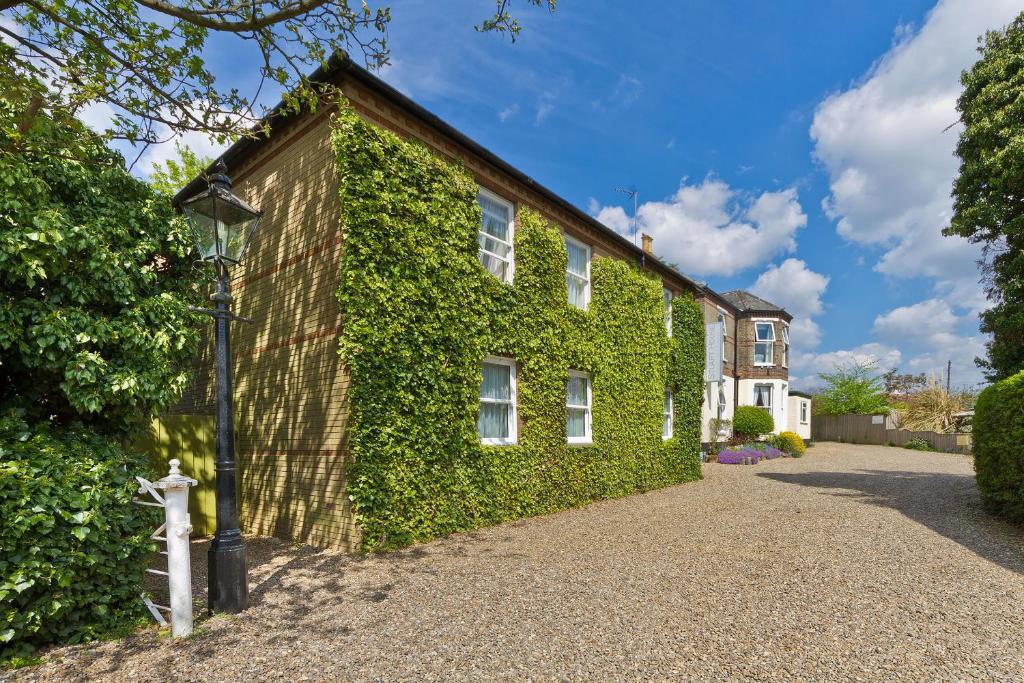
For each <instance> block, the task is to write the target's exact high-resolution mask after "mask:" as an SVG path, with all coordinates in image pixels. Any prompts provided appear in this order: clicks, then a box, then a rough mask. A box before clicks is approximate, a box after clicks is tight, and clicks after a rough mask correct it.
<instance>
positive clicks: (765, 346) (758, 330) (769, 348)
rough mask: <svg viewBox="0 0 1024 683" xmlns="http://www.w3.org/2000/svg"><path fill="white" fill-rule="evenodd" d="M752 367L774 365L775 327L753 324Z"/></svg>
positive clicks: (766, 324)
mask: <svg viewBox="0 0 1024 683" xmlns="http://www.w3.org/2000/svg"><path fill="white" fill-rule="evenodd" d="M754 365H775V325H773V324H772V323H770V322H755V323H754Z"/></svg>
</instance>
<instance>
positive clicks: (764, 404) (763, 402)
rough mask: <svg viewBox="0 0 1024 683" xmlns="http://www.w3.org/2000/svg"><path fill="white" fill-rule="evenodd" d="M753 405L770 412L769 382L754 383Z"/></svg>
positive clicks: (770, 393) (770, 386)
mask: <svg viewBox="0 0 1024 683" xmlns="http://www.w3.org/2000/svg"><path fill="white" fill-rule="evenodd" d="M754 405H755V406H757V407H758V408H764V409H765V410H767V411H768V412H769V413H771V412H772V385H771V384H755V385H754Z"/></svg>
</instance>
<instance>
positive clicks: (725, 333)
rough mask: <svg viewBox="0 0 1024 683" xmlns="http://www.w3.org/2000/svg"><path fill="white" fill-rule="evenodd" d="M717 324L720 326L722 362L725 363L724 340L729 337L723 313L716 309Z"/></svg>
mask: <svg viewBox="0 0 1024 683" xmlns="http://www.w3.org/2000/svg"><path fill="white" fill-rule="evenodd" d="M718 322H719V324H721V326H722V362H723V363H724V362H725V338H726V337H728V336H729V329H728V323H727V322H726V318H725V311H723V310H722V309H718Z"/></svg>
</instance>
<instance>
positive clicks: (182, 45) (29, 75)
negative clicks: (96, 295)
mask: <svg viewBox="0 0 1024 683" xmlns="http://www.w3.org/2000/svg"><path fill="white" fill-rule="evenodd" d="M524 2H525V3H526V4H529V5H533V6H541V5H545V6H547V7H548V9H549V10H550V11H552V12H553V11H554V9H555V0H524ZM509 5H510V0H498V2H497V10H496V12H495V14H494V15H493V16H492V17H490V18H488V19H486V20H485V21H483V22H482V23H481V24H480V25H479V26H477V29H478V30H480V31H494V32H499V33H506V34H508V35H510V36H511V38H512V40H513V41H514V40H515V38H516V37H517V36H518V34H519V32H520V30H521V26H520V24H519V22H518V21H517V20H516V18H515V17H513V16H512V15H511V13H510V9H509ZM0 19H7V20H8V21H6V22H5V21H0V85H2V86H3V89H4V92H6V93H8V94H9V95H10V96H12V97H13V98H14V99H15V100H19V101H20V102H21V103H22V104H21V106H20V108H19V109H20V112H19V113H20V114H21V117H22V120H21V122H20V123H19V126H20V127H22V128H27V127H28V126H30V125H31V121H32V119H33V117H34V116H35V113H36V112H38V111H40V110H41V109H49V110H54V109H56V108H61V109H63V110H64V112H65V113H67V114H74V113H76V112H78V111H79V110H80V109H81V108H82V107H83V106H85V105H88V104H93V103H100V104H102V105H106V106H108V107H109V108H110V112H111V113H110V116H111V129H110V133H109V136H110V137H111V138H116V139H124V140H128V141H131V142H142V143H144V144H145V143H153V142H159V141H161V140H163V139H169V138H170V137H172V136H173V135H174V134H178V133H183V132H188V131H199V132H202V133H205V134H208V135H212V136H215V137H217V138H218V139H220V140H221V141H223V140H224V139H226V138H229V137H235V136H238V135H245V134H255V133H256V132H258V131H254V130H253V126H254V125H256V124H257V123H258V122H260V121H261V120H262V119H263V118H264V116H265V115H266V114H267V113H268V110H267V109H266V108H265V107H263V106H262V105H259V104H258V103H257V101H258V99H259V94H260V93H261V92H262V91H263V89H264V86H266V85H268V84H269V85H271V86H276V87H278V88H280V89H281V90H282V91H283V92H284V93H286V94H285V96H284V105H285V106H284V110H285V112H286V113H287V112H294V111H297V110H298V109H300V108H302V107H303V106H315V104H316V98H317V93H318V86H317V85H316V84H314V83H312V82H311V81H310V79H309V77H308V73H309V72H310V71H312V70H313V68H314V67H316V66H320V65H322V64H325V63H326V62H327V60H328V58H330V57H331V56H332V55H333V54H335V53H336V52H338V51H341V50H345V49H354V50H358V51H359V52H361V53H362V57H363V60H364V61H365V63H366V64H367V65H368V66H370V67H371V68H372V67H379V66H382V65H384V64H387V63H388V54H389V50H388V45H387V40H386V38H387V26H388V23H389V22H390V20H391V13H390V10H389V9H388V8H387V7H376V8H373V7H370V5H369V4H368V3H367V2H366V1H365V0H363V1H362V2H360V3H359V4H356V3H350V2H349V0H244V1H243V0H0ZM216 34H228V35H234V36H236V37H238V39H239V40H240V41H243V42H244V43H245V44H246V45H250V46H252V48H253V49H254V51H255V53H256V54H255V55H254V57H255V58H256V60H257V64H258V66H259V75H260V82H259V86H258V87H256V88H255V89H254V92H253V94H251V95H243V94H242V93H240V92H239V91H238V90H237V89H235V88H234V87H231V86H228V87H221V86H219V85H218V84H217V82H216V79H215V78H214V75H213V73H212V72H211V70H210V68H209V66H208V64H207V63H206V60H205V54H206V49H207V39H208V38H210V37H211V36H212V35H216ZM43 84H46V85H45V86H44V85H43Z"/></svg>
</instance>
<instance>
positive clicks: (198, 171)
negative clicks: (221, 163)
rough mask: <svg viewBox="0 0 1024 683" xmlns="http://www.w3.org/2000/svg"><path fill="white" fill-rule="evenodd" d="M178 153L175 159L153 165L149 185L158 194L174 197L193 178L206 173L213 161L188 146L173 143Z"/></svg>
mask: <svg viewBox="0 0 1024 683" xmlns="http://www.w3.org/2000/svg"><path fill="white" fill-rule="evenodd" d="M174 149H175V150H176V151H177V153H178V158H177V159H168V160H167V161H165V162H163V163H160V164H156V163H155V164H153V167H152V170H151V171H150V174H149V184H150V185H151V186H152V187H153V188H154V189H155V190H157V191H158V192H163V193H164V194H166V195H171V196H174V195H175V194H177V193H178V191H179V190H180V189H181V188H183V187H185V186H186V185H188V184H189V183H190V182H192V180H193V179H194V178H198V177H199V176H201V175H203V174H204V173H206V169H207V168H209V167H210V164H212V163H213V159H211V158H210V157H206V156H203V157H201V156H199V155H198V154H196V153H195V152H194V151H192V149H191V148H190V147H189V146H188V145H183V144H181V143H180V142H175V143H174Z"/></svg>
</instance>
